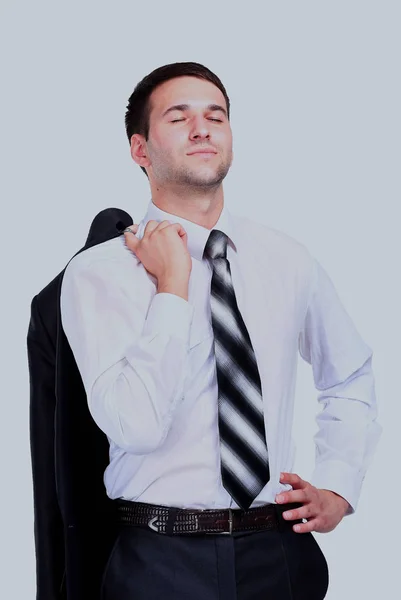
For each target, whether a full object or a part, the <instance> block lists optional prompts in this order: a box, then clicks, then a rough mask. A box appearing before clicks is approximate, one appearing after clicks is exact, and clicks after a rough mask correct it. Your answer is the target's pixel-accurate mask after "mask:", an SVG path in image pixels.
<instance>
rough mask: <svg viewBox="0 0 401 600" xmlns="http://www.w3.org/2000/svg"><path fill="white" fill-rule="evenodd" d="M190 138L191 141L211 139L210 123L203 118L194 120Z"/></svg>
mask: <svg viewBox="0 0 401 600" xmlns="http://www.w3.org/2000/svg"><path fill="white" fill-rule="evenodd" d="M190 138H191V140H199V139H209V138H210V131H209V122H208V121H207V120H206V119H204V118H203V117H200V118H196V119H194V121H193V127H192V129H191V133H190Z"/></svg>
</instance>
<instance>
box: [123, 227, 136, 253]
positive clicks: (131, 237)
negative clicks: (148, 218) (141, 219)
mask: <svg viewBox="0 0 401 600" xmlns="http://www.w3.org/2000/svg"><path fill="white" fill-rule="evenodd" d="M138 227H139V225H138V224H134V225H130V226H129V227H126V228H125V229H124V237H125V243H126V244H127V246H128V247H129V248H130V249H131V250H134V249H135V248H136V247H137V245H138V242H139V240H138V239H137V237H136V235H135V234H136V232H137V231H138Z"/></svg>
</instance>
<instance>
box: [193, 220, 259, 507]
mask: <svg viewBox="0 0 401 600" xmlns="http://www.w3.org/2000/svg"><path fill="white" fill-rule="evenodd" d="M227 242H228V237H227V235H226V234H225V233H223V232H222V231H219V230H218V229H213V230H212V231H211V232H210V235H209V238H208V240H207V243H206V246H205V251H204V256H205V258H207V259H208V260H209V261H210V264H211V267H212V270H213V275H212V281H211V296H210V303H211V313H212V328H213V332H214V348H215V357H216V369H217V383H218V422H219V432H220V457H221V475H222V481H223V485H224V487H225V489H226V490H227V491H228V493H229V494H230V495H231V497H232V498H233V499H234V500H235V502H236V503H237V504H238V506H240V507H241V508H244V509H246V508H249V507H250V505H251V504H252V502H253V500H254V499H255V498H256V496H257V495H258V494H259V492H260V491H261V490H262V489H263V487H264V486H265V485H266V483H267V482H268V481H269V478H270V472H269V465H268V452H267V445H266V434H265V426H264V419H263V402H262V389H261V383H260V377H259V371H258V367H257V363H256V358H255V354H254V351H253V348H252V343H251V340H250V337H249V334H248V330H247V328H246V326H245V323H244V321H243V319H242V317H241V313H240V311H239V309H238V305H237V301H236V298H235V292H234V288H233V284H232V280H231V270H230V263H229V261H228V260H227Z"/></svg>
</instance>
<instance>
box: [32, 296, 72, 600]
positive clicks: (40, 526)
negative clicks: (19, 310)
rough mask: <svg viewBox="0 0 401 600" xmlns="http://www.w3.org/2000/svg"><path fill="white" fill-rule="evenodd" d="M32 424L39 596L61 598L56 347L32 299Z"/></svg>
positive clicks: (42, 599) (45, 599)
mask: <svg viewBox="0 0 401 600" xmlns="http://www.w3.org/2000/svg"><path fill="white" fill-rule="evenodd" d="M27 351H28V365H29V385H30V404H29V426H30V448H31V464H32V478H33V501H34V535H35V552H36V586H37V596H36V598H37V600H56V599H57V600H60V599H61V598H63V596H62V591H61V589H62V580H63V575H64V532H63V523H62V518H61V513H60V509H59V505H58V501H57V495H56V479H55V462H54V414H55V406H56V398H55V346H54V342H53V341H52V339H51V336H50V335H49V333H48V331H47V330H46V328H45V326H44V323H43V320H42V318H41V315H40V312H39V308H38V297H37V296H35V297H34V298H33V300H32V303H31V318H30V322H29V328H28V336H27Z"/></svg>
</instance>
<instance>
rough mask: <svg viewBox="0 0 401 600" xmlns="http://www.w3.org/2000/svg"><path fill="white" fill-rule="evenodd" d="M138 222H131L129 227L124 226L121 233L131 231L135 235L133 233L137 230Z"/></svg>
mask: <svg viewBox="0 0 401 600" xmlns="http://www.w3.org/2000/svg"><path fill="white" fill-rule="evenodd" d="M138 227H139V225H138V224H135V223H133V224H132V225H130V226H129V227H126V228H125V229H124V231H123V233H131V234H132V233H133V234H134V235H135V233H136V232H137V231H138Z"/></svg>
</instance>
